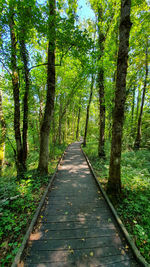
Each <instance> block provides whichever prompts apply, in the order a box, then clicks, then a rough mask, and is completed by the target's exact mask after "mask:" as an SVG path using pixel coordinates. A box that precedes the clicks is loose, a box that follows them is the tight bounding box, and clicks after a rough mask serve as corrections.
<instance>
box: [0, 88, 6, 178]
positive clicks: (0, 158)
mask: <svg viewBox="0 0 150 267" xmlns="http://www.w3.org/2000/svg"><path fill="white" fill-rule="evenodd" d="M0 124H1V135H0V177H1V176H2V168H3V163H4V159H5V139H6V124H5V119H4V114H3V105H2V91H1V90H0Z"/></svg>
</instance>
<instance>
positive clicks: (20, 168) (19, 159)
mask: <svg viewBox="0 0 150 267" xmlns="http://www.w3.org/2000/svg"><path fill="white" fill-rule="evenodd" d="M14 14H15V12H14V6H13V1H10V4H9V27H10V36H11V70H12V86H13V97H14V131H15V140H16V166H17V175H18V177H20V176H21V175H22V173H23V172H24V169H25V166H24V162H23V147H22V141H21V131H20V100H19V74H18V68H17V59H16V57H17V47H16V46H17V39H16V32H15V22H14Z"/></svg>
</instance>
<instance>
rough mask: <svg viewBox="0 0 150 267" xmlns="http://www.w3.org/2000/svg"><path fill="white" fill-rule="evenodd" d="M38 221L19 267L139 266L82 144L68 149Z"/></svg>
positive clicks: (75, 144)
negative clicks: (83, 150) (95, 178)
mask: <svg viewBox="0 0 150 267" xmlns="http://www.w3.org/2000/svg"><path fill="white" fill-rule="evenodd" d="M40 219H41V222H38V223H37V227H36V229H35V230H34V232H33V233H32V234H31V236H30V241H29V244H28V248H27V253H26V257H24V260H23V262H24V264H23V265H20V266H28V267H35V266H37V267H48V266H50V267H72V266H76V267H88V266H89V267H96V266H110V267H113V266H114V267H122V266H139V265H138V264H137V263H136V261H135V260H134V257H133V254H132V251H130V249H129V247H128V245H127V243H126V240H125V238H124V237H123V235H122V234H121V232H120V230H119V228H118V226H117V224H116V221H115V219H114V217H113V215H112V213H111V211H110V209H109V207H108V205H107V203H106V201H105V199H104V198H103V196H102V194H101V192H100V190H99V188H98V186H97V184H96V182H95V180H94V178H93V176H92V174H91V172H90V169H89V167H88V165H87V162H86V160H85V158H84V155H83V153H82V151H81V149H80V142H76V143H73V144H72V145H70V146H69V147H68V149H67V150H66V152H65V156H64V159H63V161H62V163H61V165H60V166H59V168H58V172H57V174H56V177H55V180H54V183H53V186H52V189H51V191H50V192H49V193H48V196H47V200H46V203H45V206H44V208H43V209H42V211H41V214H40Z"/></svg>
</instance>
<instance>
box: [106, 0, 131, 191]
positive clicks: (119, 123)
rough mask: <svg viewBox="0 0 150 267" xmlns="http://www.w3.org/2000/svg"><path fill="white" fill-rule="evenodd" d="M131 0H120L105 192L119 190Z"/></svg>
mask: <svg viewBox="0 0 150 267" xmlns="http://www.w3.org/2000/svg"><path fill="white" fill-rule="evenodd" d="M130 8H131V0H121V19H120V27H119V39H120V42H119V51H118V60H117V78H116V92H115V108H114V116H113V126H112V144H111V156H110V166H109V180H108V185H107V192H108V193H111V194H112V195H114V194H120V192H121V166H120V162H121V146H122V131H123V121H124V107H125V100H126V75H127V66H128V65H127V61H128V49H129V33H130V28H131V22H130Z"/></svg>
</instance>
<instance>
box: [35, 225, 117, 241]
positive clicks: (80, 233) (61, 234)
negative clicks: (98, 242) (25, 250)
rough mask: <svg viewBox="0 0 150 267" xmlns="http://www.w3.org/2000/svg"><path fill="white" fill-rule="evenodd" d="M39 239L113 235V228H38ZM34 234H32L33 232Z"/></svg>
mask: <svg viewBox="0 0 150 267" xmlns="http://www.w3.org/2000/svg"><path fill="white" fill-rule="evenodd" d="M39 233H40V239H41V240H42V239H45V240H47V239H69V238H70V239H71V238H86V237H99V236H115V235H116V232H115V230H114V229H99V228H87V229H86V228H82V229H71V230H70V229H67V230H59V231H55V230H53V231H52V230H49V229H47V227H45V229H43V230H39ZM33 235H34V234H33Z"/></svg>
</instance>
